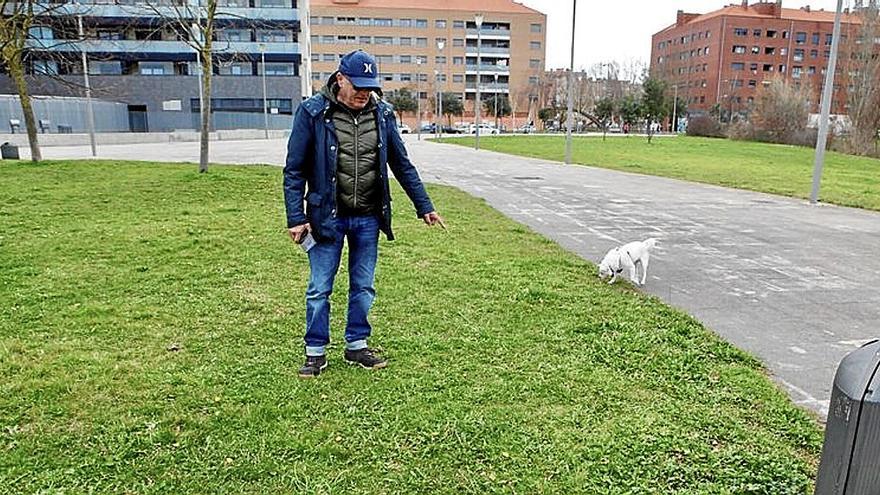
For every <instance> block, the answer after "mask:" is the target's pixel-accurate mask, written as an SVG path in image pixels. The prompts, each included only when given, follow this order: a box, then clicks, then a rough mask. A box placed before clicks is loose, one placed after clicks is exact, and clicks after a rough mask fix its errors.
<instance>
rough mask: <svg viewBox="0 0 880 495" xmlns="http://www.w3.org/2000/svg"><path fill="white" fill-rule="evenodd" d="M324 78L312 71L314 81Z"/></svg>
mask: <svg viewBox="0 0 880 495" xmlns="http://www.w3.org/2000/svg"><path fill="white" fill-rule="evenodd" d="M322 79H323V76H322V75H321V73H320V72H312V80H313V81H320V80H322ZM197 111H198V110H197Z"/></svg>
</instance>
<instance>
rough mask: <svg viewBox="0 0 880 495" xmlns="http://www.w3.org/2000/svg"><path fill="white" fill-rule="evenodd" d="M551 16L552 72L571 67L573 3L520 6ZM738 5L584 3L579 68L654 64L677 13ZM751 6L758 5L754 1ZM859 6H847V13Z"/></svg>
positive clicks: (788, 4)
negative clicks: (655, 45) (660, 39)
mask: <svg viewBox="0 0 880 495" xmlns="http://www.w3.org/2000/svg"><path fill="white" fill-rule="evenodd" d="M517 1H520V3H523V4H525V5H527V6H528V7H531V8H533V9H536V10H539V11H541V12H543V13H545V14H547V68H548V69H553V68H558V67H568V62H569V53H570V52H569V51H570V47H571V5H572V0H517ZM731 3H736V4H739V3H740V2H739V1H737V0H727V1H724V0H617V1H608V0H602V1H589V0H587V1H584V0H581V1H580V2H578V12H577V28H576V29H577V34H576V36H575V49H574V66H575V69H576V70H580V69H581V68H584V69H588V68H589V67H590V66H592V65H593V64H596V63H601V62H608V61H612V60H613V61H617V62H621V63H626V62H628V61H631V60H633V59H638V60H641V61H643V62H644V63H645V64H647V63H648V59H649V58H650V56H651V35H652V34H654V33H656V32H657V31H660V30H662V29H664V28H666V27H667V26H669V25H671V24H674V23H675V13H676V11H678V10H679V9H680V10H684V11H685V12H695V13H701V14H704V13H707V12H711V11H713V10H717V9H719V8H721V7H724V6H725V5H730V4H731ZM749 3H755V2H754V0H752V1H750V2H749ZM852 3H853V0H843V6H844V7H850V6H852ZM804 5H809V6H810V7H811V8H813V9H825V10H834V9H835V8H837V0H783V3H782V6H783V7H785V8H795V9H796V8H801V7H803V6H804Z"/></svg>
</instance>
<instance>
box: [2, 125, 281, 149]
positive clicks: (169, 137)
mask: <svg viewBox="0 0 880 495" xmlns="http://www.w3.org/2000/svg"><path fill="white" fill-rule="evenodd" d="M288 136H290V130H286V131H280V130H270V131H269V138H270V139H286V138H287V137H288ZM264 137H265V133H264V131H263V130H262V129H259V130H258V129H240V130H230V131H217V132H212V133H210V139H211V140H212V141H236V140H245V139H263V138H264ZM198 140H199V133H198V132H195V131H183V132H142V133H137V132H116V133H101V134H96V135H95V141H96V142H97V144H98V145H123V144H138V143H169V142H187V141H189V142H194V141H198ZM39 141H40V146H88V145H89V135H88V134H40V136H39ZM6 142H8V143H11V144H14V145H16V146H20V147H27V146H28V141H27V135H26V134H0V143H6Z"/></svg>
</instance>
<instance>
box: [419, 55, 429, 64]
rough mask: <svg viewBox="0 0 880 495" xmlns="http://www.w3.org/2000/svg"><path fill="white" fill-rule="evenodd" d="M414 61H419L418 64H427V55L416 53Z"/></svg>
mask: <svg viewBox="0 0 880 495" xmlns="http://www.w3.org/2000/svg"><path fill="white" fill-rule="evenodd" d="M416 62H417V63H420V64H427V63H428V56H427V55H416Z"/></svg>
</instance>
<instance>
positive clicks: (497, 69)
mask: <svg viewBox="0 0 880 495" xmlns="http://www.w3.org/2000/svg"><path fill="white" fill-rule="evenodd" d="M465 71H466V72H467V73H468V74H470V73H476V72H477V64H468V65H466V66H465ZM480 72H481V73H485V74H494V73H498V75H502V74H504V75H507V74H510V66H509V65H495V64H480Z"/></svg>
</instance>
